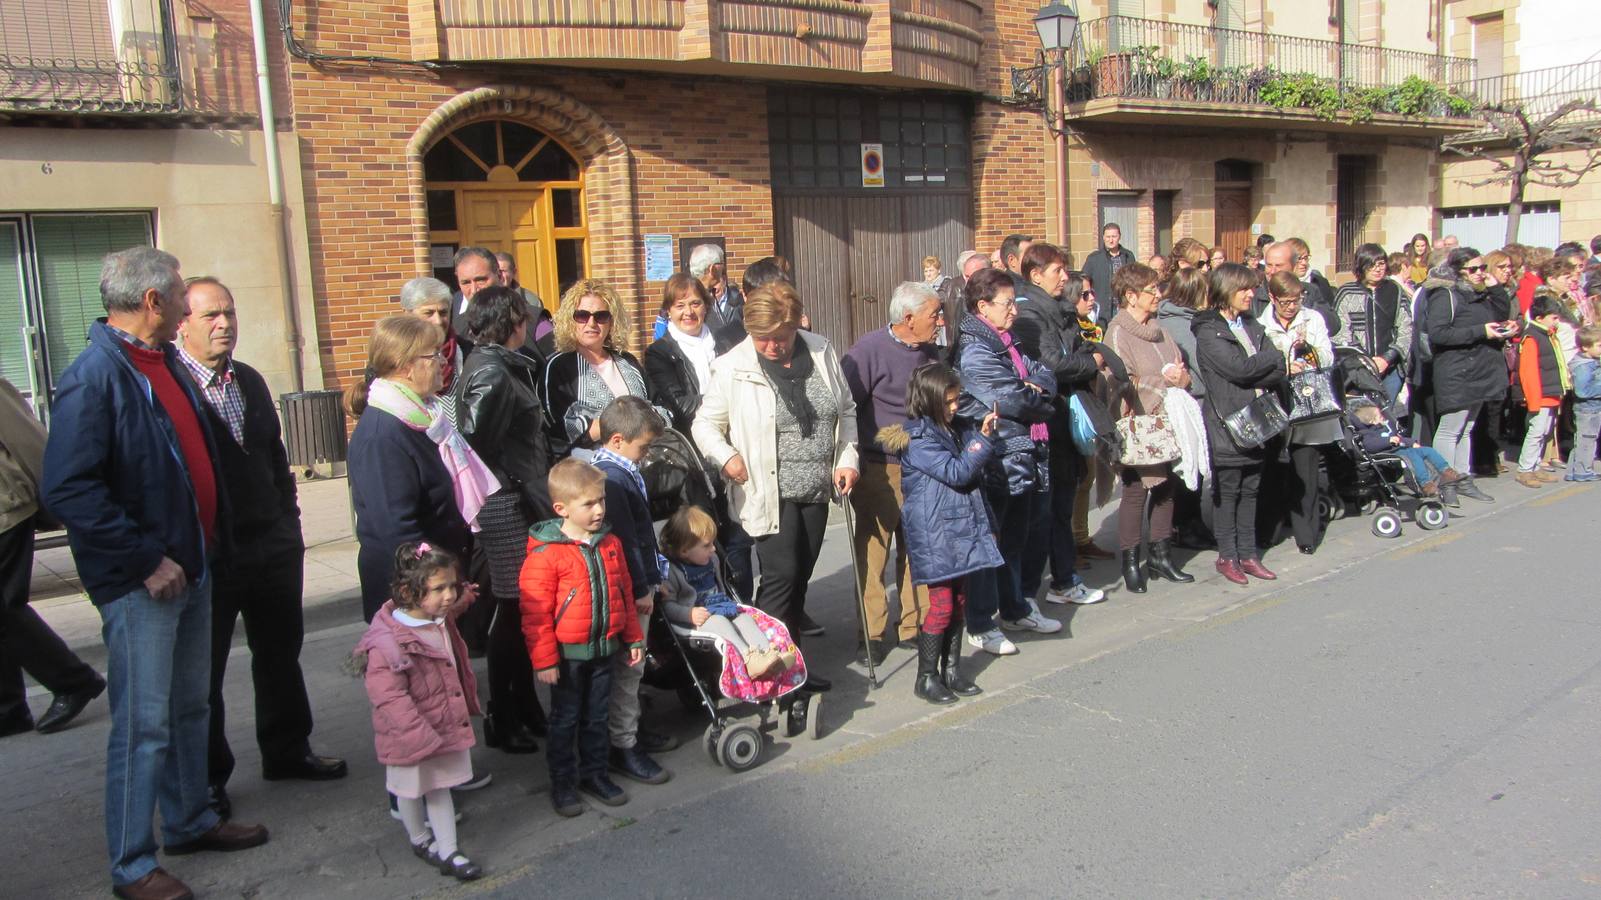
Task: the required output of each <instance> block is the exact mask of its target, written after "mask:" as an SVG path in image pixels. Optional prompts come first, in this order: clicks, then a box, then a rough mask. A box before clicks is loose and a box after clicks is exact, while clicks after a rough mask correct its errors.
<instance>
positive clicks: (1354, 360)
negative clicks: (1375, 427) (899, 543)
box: [1333, 347, 1449, 538]
mask: <svg viewBox="0 0 1601 900" xmlns="http://www.w3.org/2000/svg"><path fill="white" fill-rule="evenodd" d="M1334 356H1335V360H1336V364H1337V365H1338V367H1339V371H1340V374H1341V378H1342V380H1343V382H1344V384H1343V385H1342V391H1343V393H1344V394H1345V406H1346V410H1347V412H1348V414H1353V415H1354V414H1355V413H1356V410H1357V409H1358V408H1359V407H1362V406H1372V407H1375V408H1377V409H1378V410H1379V412H1380V414H1381V415H1383V416H1385V417H1386V418H1389V419H1390V422H1391V424H1392V425H1393V424H1394V418H1393V416H1392V415H1391V411H1390V409H1389V408H1388V405H1387V401H1386V398H1385V394H1384V384H1383V380H1382V376H1381V375H1380V374H1379V371H1378V369H1377V368H1376V367H1375V366H1374V365H1373V360H1371V359H1369V358H1368V357H1366V356H1364V355H1363V354H1362V352H1361V351H1360V350H1357V349H1355V348H1352V347H1339V348H1336V350H1335V352H1334ZM1340 429H1341V436H1340V449H1341V451H1343V453H1344V454H1345V456H1346V457H1347V459H1349V460H1350V462H1351V464H1352V470H1353V471H1352V473H1351V476H1350V477H1349V478H1346V479H1342V483H1341V484H1339V485H1337V486H1336V487H1337V490H1336V491H1335V493H1334V495H1333V496H1335V497H1336V498H1338V501H1339V502H1340V503H1342V504H1343V505H1344V507H1345V510H1346V511H1355V512H1358V513H1359V514H1360V515H1364V516H1367V515H1371V516H1372V517H1373V523H1372V529H1373V533H1374V534H1375V535H1377V536H1378V537H1381V538H1395V537H1400V536H1401V522H1402V516H1403V509H1404V507H1405V506H1410V507H1411V513H1412V519H1413V521H1414V522H1416V523H1417V525H1418V527H1419V528H1422V529H1424V530H1426V531H1434V530H1436V529H1440V528H1444V527H1445V526H1446V524H1447V523H1448V521H1449V515H1448V514H1447V513H1446V510H1445V504H1444V503H1442V502H1440V499H1439V498H1438V497H1437V496H1434V495H1430V494H1426V493H1424V491H1423V486H1422V484H1421V483H1419V481H1418V478H1417V476H1416V475H1415V474H1414V473H1413V472H1412V470H1411V467H1409V466H1408V465H1407V464H1406V462H1405V461H1404V460H1403V459H1401V457H1399V456H1397V455H1395V454H1393V453H1383V452H1380V453H1369V452H1368V451H1367V450H1364V449H1363V448H1362V443H1361V441H1360V440H1358V438H1357V433H1356V428H1355V426H1354V425H1353V424H1352V423H1351V420H1350V419H1349V418H1347V417H1346V416H1341V417H1340ZM1397 430H1399V429H1397Z"/></svg>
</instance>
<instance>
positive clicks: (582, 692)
mask: <svg viewBox="0 0 1601 900" xmlns="http://www.w3.org/2000/svg"><path fill="white" fill-rule="evenodd" d="M620 652H626V651H620ZM611 667H612V658H611V656H602V657H600V658H599V659H566V658H563V659H562V660H561V662H559V663H558V664H557V671H559V672H560V673H561V677H559V678H557V679H556V683H555V684H553V685H551V686H550V721H549V723H548V724H547V727H548V728H549V729H550V732H549V733H550V740H549V741H547V742H546V744H545V761H546V762H547V763H549V765H550V783H551V784H565V785H569V786H570V785H572V784H574V783H576V782H577V781H578V779H580V778H593V777H595V776H596V775H604V774H606V756H607V754H608V753H609V752H610V751H611V735H610V734H609V732H608V723H609V721H610V720H609V719H608V718H607V716H608V715H609V714H610V710H611V679H612V669H611Z"/></svg>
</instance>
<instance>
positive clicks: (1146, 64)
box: [1134, 44, 1178, 100]
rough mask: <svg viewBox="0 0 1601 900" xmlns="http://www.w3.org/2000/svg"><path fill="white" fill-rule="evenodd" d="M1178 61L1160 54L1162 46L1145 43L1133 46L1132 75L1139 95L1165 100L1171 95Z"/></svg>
mask: <svg viewBox="0 0 1601 900" xmlns="http://www.w3.org/2000/svg"><path fill="white" fill-rule="evenodd" d="M1176 74H1178V63H1176V62H1174V61H1173V60H1171V59H1168V58H1167V57H1165V56H1163V55H1162V48H1161V47H1158V46H1156V45H1155V44H1145V45H1142V46H1139V47H1135V48H1134V75H1135V78H1136V79H1137V82H1138V84H1137V88H1138V92H1139V94H1140V95H1141V96H1145V97H1156V98H1159V99H1162V100H1166V99H1167V98H1169V97H1172V96H1173V76H1174V75H1176Z"/></svg>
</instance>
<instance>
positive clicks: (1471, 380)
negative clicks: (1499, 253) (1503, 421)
mask: <svg viewBox="0 0 1601 900" xmlns="http://www.w3.org/2000/svg"><path fill="white" fill-rule="evenodd" d="M1445 269H1446V271H1448V272H1449V273H1450V277H1430V278H1429V279H1428V280H1427V281H1425V282H1423V291H1424V297H1425V299H1424V304H1425V306H1424V310H1425V312H1424V332H1425V334H1427V336H1428V342H1429V348H1430V352H1431V354H1432V356H1433V360H1432V362H1433V366H1432V373H1431V375H1430V377H1429V387H1430V389H1431V392H1432V394H1433V397H1434V411H1435V415H1436V416H1437V419H1436V423H1435V427H1434V437H1433V440H1432V441H1431V443H1432V445H1433V447H1434V449H1435V450H1438V451H1439V453H1440V455H1441V456H1443V457H1445V459H1446V462H1448V463H1450V465H1451V468H1453V469H1455V470H1456V471H1458V472H1470V471H1472V459H1473V437H1472V435H1473V423H1474V422H1475V421H1476V420H1477V419H1478V417H1479V415H1480V414H1481V413H1482V412H1483V410H1484V406H1485V404H1486V403H1489V402H1491V401H1493V400H1496V399H1499V398H1501V397H1503V396H1505V394H1506V386H1507V367H1506V359H1505V357H1503V356H1502V354H1501V345H1502V343H1503V342H1504V341H1505V340H1506V339H1507V338H1509V337H1511V336H1513V335H1515V334H1516V333H1517V330H1518V323H1517V322H1516V321H1512V320H1507V319H1503V318H1502V317H1501V316H1500V315H1498V314H1497V313H1498V312H1501V310H1497V309H1495V307H1494V304H1493V302H1492V299H1491V296H1490V293H1489V290H1488V287H1489V286H1488V283H1487V279H1486V273H1487V272H1488V270H1489V265H1488V264H1486V263H1485V261H1484V257H1482V256H1480V255H1479V251H1477V250H1475V249H1473V248H1472V247H1458V248H1457V249H1455V250H1452V251H1451V254H1450V256H1448V257H1446V263H1445ZM1456 492H1457V494H1458V496H1462V497H1469V498H1472V499H1474V500H1479V501H1483V502H1490V501H1491V500H1492V499H1493V498H1491V497H1490V495H1488V494H1486V493H1484V491H1482V490H1480V489H1479V488H1478V487H1477V486H1476V485H1475V484H1474V483H1473V477H1472V476H1471V475H1468V476H1464V477H1463V478H1461V479H1460V480H1459V481H1457V482H1456Z"/></svg>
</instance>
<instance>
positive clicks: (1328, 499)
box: [1317, 494, 1345, 523]
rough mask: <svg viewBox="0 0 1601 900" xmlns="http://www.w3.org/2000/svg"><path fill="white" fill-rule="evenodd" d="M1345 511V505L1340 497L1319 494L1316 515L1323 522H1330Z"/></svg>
mask: <svg viewBox="0 0 1601 900" xmlns="http://www.w3.org/2000/svg"><path fill="white" fill-rule="evenodd" d="M1344 511H1345V505H1344V504H1343V503H1341V502H1340V498H1339V497H1336V496H1334V495H1332V494H1319V495H1318V498H1317V517H1318V518H1319V519H1322V520H1323V521H1324V522H1325V523H1328V522H1332V521H1334V520H1335V519H1338V518H1339V517H1340V513H1342V512H1344Z"/></svg>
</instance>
